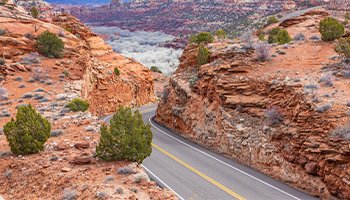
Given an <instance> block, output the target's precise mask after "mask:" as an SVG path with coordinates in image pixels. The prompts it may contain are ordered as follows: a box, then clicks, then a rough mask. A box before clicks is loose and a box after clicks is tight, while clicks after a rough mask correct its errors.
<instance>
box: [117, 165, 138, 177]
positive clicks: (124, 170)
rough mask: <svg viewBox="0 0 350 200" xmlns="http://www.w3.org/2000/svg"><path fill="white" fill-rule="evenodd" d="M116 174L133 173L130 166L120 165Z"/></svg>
mask: <svg viewBox="0 0 350 200" xmlns="http://www.w3.org/2000/svg"><path fill="white" fill-rule="evenodd" d="M117 173H118V174H123V175H128V174H133V173H135V172H134V170H133V169H132V167H130V166H126V167H121V168H119V169H118V170H117Z"/></svg>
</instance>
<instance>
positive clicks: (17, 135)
mask: <svg viewBox="0 0 350 200" xmlns="http://www.w3.org/2000/svg"><path fill="white" fill-rule="evenodd" d="M50 131H51V125H50V123H49V122H48V121H47V120H46V119H45V118H44V117H42V116H41V115H40V113H38V112H37V111H36V110H35V109H34V108H33V107H32V106H31V105H28V106H20V107H18V112H17V115H16V120H14V119H13V118H12V119H11V121H10V122H8V123H7V124H6V125H5V126H4V133H5V135H6V139H7V141H8V143H9V145H10V148H11V151H12V152H13V153H14V154H17V155H27V154H32V153H38V152H39V151H41V150H43V149H44V144H45V142H46V141H47V139H48V138H49V137H50Z"/></svg>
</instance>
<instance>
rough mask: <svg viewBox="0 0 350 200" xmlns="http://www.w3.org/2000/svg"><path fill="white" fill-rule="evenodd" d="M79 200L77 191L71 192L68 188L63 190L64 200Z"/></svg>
mask: <svg viewBox="0 0 350 200" xmlns="http://www.w3.org/2000/svg"><path fill="white" fill-rule="evenodd" d="M77 198H78V194H77V191H76V190H71V189H68V188H66V189H64V190H63V196H62V200H75V199H77Z"/></svg>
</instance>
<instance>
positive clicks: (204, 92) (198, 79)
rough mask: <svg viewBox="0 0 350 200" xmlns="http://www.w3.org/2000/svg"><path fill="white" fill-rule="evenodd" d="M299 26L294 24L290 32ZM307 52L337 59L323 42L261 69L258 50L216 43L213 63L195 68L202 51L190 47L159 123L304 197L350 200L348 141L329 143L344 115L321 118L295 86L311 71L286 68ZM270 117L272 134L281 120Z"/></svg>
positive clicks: (340, 111)
mask: <svg viewBox="0 0 350 200" xmlns="http://www.w3.org/2000/svg"><path fill="white" fill-rule="evenodd" d="M300 23H302V24H301V25H303V24H305V26H306V25H307V24H308V23H309V22H307V21H302V22H300ZM300 23H297V24H295V26H294V25H293V24H291V25H290V26H291V27H290V30H291V31H292V30H294V29H295V27H296V26H300ZM315 30H317V27H315ZM310 31H311V32H312V33H314V32H313V31H314V30H310ZM305 34H307V33H305ZM308 45H312V46H313V48H315V49H317V48H318V46H322V48H323V50H322V51H320V52H319V54H322V55H323V54H327V55H328V54H332V51H331V49H330V47H327V46H324V44H323V43H322V42H320V43H319V44H315V43H309V41H307V42H304V43H299V44H292V45H291V46H293V47H292V48H290V47H287V48H286V55H284V57H282V56H277V57H276V58H273V59H272V60H271V61H269V62H267V63H261V62H258V61H256V59H255V58H256V53H255V52H254V51H253V50H251V51H249V50H248V51H247V50H244V49H241V48H239V47H236V46H235V45H230V44H226V43H225V44H222V43H215V44H210V45H209V46H208V48H209V50H210V52H211V57H210V63H209V64H206V65H203V66H201V67H198V66H197V65H196V63H195V60H196V59H195V56H196V54H197V53H196V51H197V47H196V46H188V47H187V48H186V49H185V51H184V54H183V56H182V58H181V61H182V63H181V65H180V67H179V69H178V70H177V71H176V72H175V74H174V75H173V76H172V77H171V79H170V82H169V86H168V87H167V88H166V89H165V92H164V96H163V98H162V100H161V102H160V104H159V107H158V110H157V116H156V119H157V121H158V122H160V123H162V124H164V125H166V126H168V127H170V128H172V129H176V130H177V131H178V132H179V134H181V135H182V136H184V137H186V138H188V139H191V140H193V141H196V142H197V143H200V144H202V145H204V146H206V147H209V148H210V149H213V150H214V151H217V152H219V153H221V154H223V155H225V156H227V157H229V158H232V159H235V160H238V161H239V162H241V163H243V164H246V165H250V166H252V167H253V168H256V169H258V170H260V171H262V172H264V173H266V174H268V175H270V176H272V177H275V178H278V179H280V180H282V181H284V182H286V183H288V184H290V185H292V186H294V187H297V188H299V189H301V190H303V191H305V192H307V193H310V194H312V195H315V196H320V197H322V198H324V199H329V198H332V197H335V198H339V199H349V198H350V184H349V183H350V173H349V172H350V154H349V153H350V141H349V140H346V139H343V138H339V137H334V136H332V135H331V132H332V131H333V130H334V129H335V127H336V126H338V125H339V124H343V119H344V117H345V112H346V108H344V107H341V106H343V105H334V108H333V109H332V111H328V112H323V113H321V112H317V111H316V110H317V109H316V105H315V103H314V102H313V101H311V100H310V96H308V95H307V94H305V93H304V90H303V82H300V81H295V82H294V81H292V79H293V78H294V77H296V76H297V75H298V76H300V75H301V74H304V73H305V71H308V70H309V69H305V68H301V67H298V66H288V63H291V60H293V61H294V60H295V56H298V55H296V54H293V51H295V50H294V49H298V48H301V49H306V47H307V46H308ZM277 48H280V47H278V46H277V47H275V48H273V51H274V50H276V49H277ZM308 56H310V55H309V54H308V53H307V51H306V50H305V51H304V54H303V58H301V61H300V62H299V63H298V64H300V65H303V64H305V65H306V63H309V64H310V61H309V59H308V58H307V57H308ZM325 56H326V55H325ZM313 58H315V57H313ZM326 58H327V57H326ZM322 59H324V58H323V57H322V58H321V60H317V59H316V58H315V59H314V60H312V62H313V64H312V66H313V69H312V71H311V72H309V71H308V72H307V74H308V78H312V77H313V76H315V77H318V75H317V73H320V72H319V71H318V70H321V68H322V66H323V64H322V63H323V62H325V61H326V60H322ZM285 61H287V63H284V62H285ZM317 62H319V63H317ZM329 62H331V61H329ZM271 65H275V66H277V67H280V68H279V69H276V70H275V69H273V68H271ZM285 65H286V66H285ZM289 65H290V64H289ZM288 67H289V68H288ZM294 70H298V71H294ZM281 71H283V72H285V74H283V73H281ZM295 80H296V78H295ZM337 84H338V83H337ZM339 84H341V83H339ZM272 109H273V110H277V111H276V112H278V113H279V114H280V115H281V116H282V118H283V119H282V122H281V123H279V124H276V125H273V126H272V125H271V124H273V123H271V122H270V121H271V120H275V121H276V120H277V119H274V118H277V117H276V116H273V115H271V114H269V115H270V116H267V115H266V113H272V112H267V111H271V110H272Z"/></svg>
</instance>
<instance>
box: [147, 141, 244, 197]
mask: <svg viewBox="0 0 350 200" xmlns="http://www.w3.org/2000/svg"><path fill="white" fill-rule="evenodd" d="M152 146H153V147H154V148H156V149H157V150H158V151H160V152H162V153H164V154H165V155H167V156H168V157H170V158H171V159H173V160H175V161H176V162H178V163H179V164H181V165H182V166H184V167H186V168H187V169H189V170H191V171H192V172H194V173H196V174H197V175H199V176H200V177H202V178H203V179H205V180H207V181H208V182H210V183H212V184H213V185H215V186H216V187H218V188H220V189H222V190H223V191H225V192H226V193H228V194H229V195H231V196H233V197H235V198H236V199H238V200H245V198H243V197H242V196H240V195H239V194H237V193H235V192H233V191H232V190H230V189H228V188H227V187H225V186H224V185H222V184H220V183H219V182H217V181H216V180H214V179H212V178H210V177H209V176H207V175H205V174H203V173H202V172H200V171H198V170H197V169H195V168H193V167H192V166H190V165H189V164H187V163H186V162H184V161H182V160H180V159H179V158H177V157H176V156H174V155H172V154H170V153H169V152H167V151H165V150H164V149H162V148H161V147H159V146H158V145H156V144H154V143H152Z"/></svg>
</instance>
